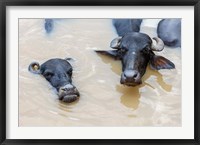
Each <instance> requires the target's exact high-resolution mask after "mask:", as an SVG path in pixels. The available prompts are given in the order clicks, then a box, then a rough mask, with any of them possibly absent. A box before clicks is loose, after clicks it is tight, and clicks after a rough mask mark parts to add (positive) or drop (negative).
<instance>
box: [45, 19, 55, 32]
mask: <svg viewBox="0 0 200 145" xmlns="http://www.w3.org/2000/svg"><path fill="white" fill-rule="evenodd" d="M53 25H54V22H53V19H45V23H44V28H45V30H46V33H50V32H51V31H52V30H53Z"/></svg>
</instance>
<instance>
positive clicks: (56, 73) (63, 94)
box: [28, 58, 80, 103]
mask: <svg viewBox="0 0 200 145" xmlns="http://www.w3.org/2000/svg"><path fill="white" fill-rule="evenodd" d="M68 60H69V59H60V58H55V59H50V60H48V61H46V62H44V63H43V64H42V65H40V64H39V63H38V62H32V63H31V64H30V65H29V67H28V69H29V71H30V72H32V73H35V74H41V75H42V76H44V78H45V79H46V80H47V81H48V82H49V83H50V84H51V85H52V86H53V87H54V88H56V90H57V92H58V97H59V100H62V101H64V102H67V103H71V102H74V101H76V100H77V99H79V96H80V94H79V92H78V90H77V88H76V87H75V86H74V85H73V84H72V71H73V69H72V66H71V64H70V63H69V62H68Z"/></svg>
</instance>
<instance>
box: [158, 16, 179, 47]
mask: <svg viewBox="0 0 200 145" xmlns="http://www.w3.org/2000/svg"><path fill="white" fill-rule="evenodd" d="M157 34H158V37H159V38H161V39H162V40H163V42H164V44H165V45H167V46H170V47H181V19H163V20H161V21H160V22H159V23H158V27H157Z"/></svg>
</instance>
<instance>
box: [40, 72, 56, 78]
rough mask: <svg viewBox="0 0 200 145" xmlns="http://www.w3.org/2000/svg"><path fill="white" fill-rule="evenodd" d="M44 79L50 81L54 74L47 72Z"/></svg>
mask: <svg viewBox="0 0 200 145" xmlns="http://www.w3.org/2000/svg"><path fill="white" fill-rule="evenodd" d="M43 75H44V77H45V78H46V79H47V80H50V79H51V77H52V76H53V75H54V74H53V73H52V72H45V73H44V74H43Z"/></svg>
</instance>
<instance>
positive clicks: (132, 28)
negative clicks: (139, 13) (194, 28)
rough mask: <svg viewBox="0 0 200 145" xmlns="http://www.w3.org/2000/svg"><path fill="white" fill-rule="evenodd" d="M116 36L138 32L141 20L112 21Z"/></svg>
mask: <svg viewBox="0 0 200 145" xmlns="http://www.w3.org/2000/svg"><path fill="white" fill-rule="evenodd" d="M112 22H113V25H114V26H115V28H116V31H117V34H118V35H119V36H123V35H125V34H126V33H128V32H139V31H140V25H141V23H142V19H113V21H112Z"/></svg>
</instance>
